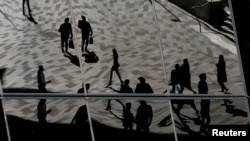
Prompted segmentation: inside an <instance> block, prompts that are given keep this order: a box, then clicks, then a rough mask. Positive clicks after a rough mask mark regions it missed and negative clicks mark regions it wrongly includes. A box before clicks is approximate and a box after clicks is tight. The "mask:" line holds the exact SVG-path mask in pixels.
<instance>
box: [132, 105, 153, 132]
mask: <svg viewBox="0 0 250 141" xmlns="http://www.w3.org/2000/svg"><path fill="white" fill-rule="evenodd" d="M152 120H153V110H152V107H151V106H150V105H147V103H146V101H144V100H141V101H140V106H139V107H138V109H137V113H136V116H135V122H136V131H138V132H142V131H143V132H145V133H148V132H149V126H150V125H151V122H152Z"/></svg>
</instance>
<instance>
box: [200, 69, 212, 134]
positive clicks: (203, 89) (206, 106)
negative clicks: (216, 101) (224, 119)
mask: <svg viewBox="0 0 250 141" xmlns="http://www.w3.org/2000/svg"><path fill="white" fill-rule="evenodd" d="M199 78H200V81H199V83H198V91H199V94H207V93H208V85H207V82H206V74H205V73H202V74H200V75H199ZM209 112H210V100H208V99H205V100H201V110H200V114H201V126H200V132H203V133H206V134H207V133H208V131H207V126H208V125H209V124H210V115H209Z"/></svg>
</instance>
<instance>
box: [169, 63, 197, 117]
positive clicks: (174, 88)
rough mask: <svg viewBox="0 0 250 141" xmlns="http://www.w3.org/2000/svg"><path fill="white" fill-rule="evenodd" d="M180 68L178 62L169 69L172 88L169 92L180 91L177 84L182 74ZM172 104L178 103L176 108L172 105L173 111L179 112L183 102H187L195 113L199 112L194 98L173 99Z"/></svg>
mask: <svg viewBox="0 0 250 141" xmlns="http://www.w3.org/2000/svg"><path fill="white" fill-rule="evenodd" d="M181 73H182V72H181V68H180V66H179V64H175V69H174V70H172V71H171V76H170V77H171V78H170V81H171V82H170V84H171V85H172V89H171V90H170V93H176V94H178V93H181V90H180V88H179V86H178V85H181V84H180V83H181V79H182V77H181V76H182V74H181ZM172 104H178V105H177V108H176V109H175V107H174V106H173V108H174V110H175V112H176V113H177V114H179V112H180V110H181V109H182V107H183V105H184V104H189V105H190V106H191V107H192V108H193V109H194V110H195V113H196V115H198V114H199V111H198V110H197V108H196V106H195V104H194V100H173V102H172Z"/></svg>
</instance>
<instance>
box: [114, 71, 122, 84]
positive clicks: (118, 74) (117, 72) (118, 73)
mask: <svg viewBox="0 0 250 141" xmlns="http://www.w3.org/2000/svg"><path fill="white" fill-rule="evenodd" d="M115 71H116V74H117V76H118V77H119V80H120V81H121V84H122V83H123V81H122V78H121V75H120V72H119V70H118V69H117V70H115Z"/></svg>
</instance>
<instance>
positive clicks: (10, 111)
mask: <svg viewBox="0 0 250 141" xmlns="http://www.w3.org/2000/svg"><path fill="white" fill-rule="evenodd" d="M4 105H5V111H6V114H7V120H8V126H9V130H10V135H11V140H12V141H23V140H29V141H35V140H38V141H39V140H43V141H44V140H63V141H64V140H65V141H66V140H69V139H70V140H76V141H78V140H79V141H80V140H87V141H91V140H92V139H91V132H90V126H89V120H88V117H89V116H88V112H87V106H86V102H85V101H84V100H72V99H71V100H66V99H47V100H45V99H41V100H38V99H29V100H26V99H20V100H16V99H13V100H5V101H4Z"/></svg>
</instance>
